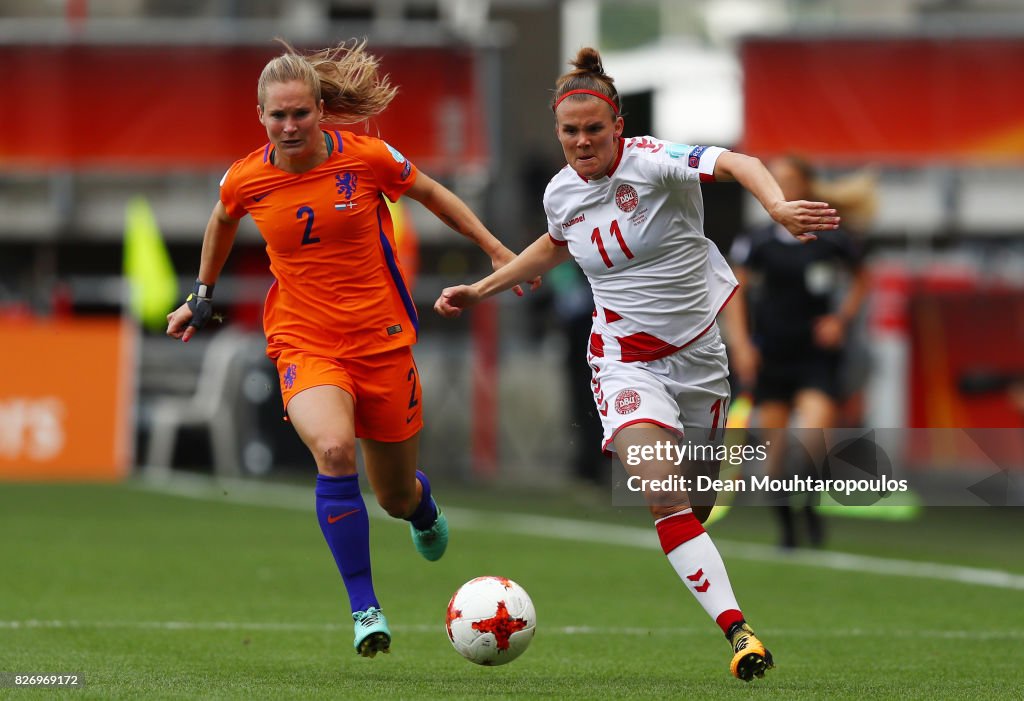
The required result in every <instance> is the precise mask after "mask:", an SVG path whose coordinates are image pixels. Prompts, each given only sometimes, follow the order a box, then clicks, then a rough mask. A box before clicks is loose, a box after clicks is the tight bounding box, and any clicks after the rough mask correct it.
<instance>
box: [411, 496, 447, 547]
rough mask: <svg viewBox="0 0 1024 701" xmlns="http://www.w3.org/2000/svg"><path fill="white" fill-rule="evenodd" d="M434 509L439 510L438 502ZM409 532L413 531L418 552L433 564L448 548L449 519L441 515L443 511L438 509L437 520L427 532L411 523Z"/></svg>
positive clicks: (413, 540) (414, 543)
mask: <svg viewBox="0 0 1024 701" xmlns="http://www.w3.org/2000/svg"><path fill="white" fill-rule="evenodd" d="M431 501H433V498H431ZM434 508H437V502H434ZM409 530H410V531H412V543H413V545H415V546H416V552H418V553H419V554H420V555H422V556H423V557H425V558H426V559H428V560H430V561H431V562H433V561H434V560H440V559H441V556H442V555H444V551H445V550H446V549H447V548H448V518H447V517H446V516H445V515H444V514H443V513H441V509H437V520H436V521H434V525H433V526H431V527H430V528H428V529H427V530H425V531H421V530H419V529H417V528H416V526H414V525H412V524H411V523H410V524H409Z"/></svg>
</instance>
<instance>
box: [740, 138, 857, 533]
mask: <svg viewBox="0 0 1024 701" xmlns="http://www.w3.org/2000/svg"><path fill="white" fill-rule="evenodd" d="M768 167H769V170H770V171H771V173H772V175H773V176H774V177H775V179H776V180H777V181H778V183H779V185H780V186H781V188H782V192H783V194H784V195H785V197H786V199H788V200H798V199H813V198H817V197H821V196H822V194H823V193H822V190H821V189H820V188H819V186H818V185H817V182H818V181H817V178H816V177H815V174H814V171H813V170H812V168H811V166H810V164H809V163H808V162H807V161H805V160H803V159H802V158H798V157H796V156H792V155H790V156H785V157H780V158H776V159H773V160H772V161H770V162H769V164H768ZM851 182H852V181H851ZM828 194H829V196H830V199H829V201H830V202H831V203H832V205H833V206H835V207H836V208H837V210H838V211H839V212H840V213H841V214H842V215H843V218H844V220H853V221H861V222H863V221H864V217H865V210H866V205H867V204H868V202H867V200H868V197H869V195H870V190H869V189H867V188H866V187H864V186H861V187H860V188H859V189H858V188H856V187H850V186H848V187H845V188H838V187H833V188H832V190H831V191H830V192H829V193H828ZM797 243H798V242H797V241H795V240H794V239H793V237H792V236H790V235H789V232H788V231H787V230H786V229H785V228H784V227H782V226H780V225H779V224H778V223H777V222H771V223H769V224H765V225H764V226H761V227H758V228H756V229H753V230H751V231H749V232H746V233H744V234H741V235H740V236H738V237H737V238H736V240H735V241H734V242H733V246H732V250H731V252H730V257H731V259H732V263H733V271H734V272H735V274H736V277H737V279H738V280H739V283H740V284H739V288H738V289H737V292H736V296H735V298H734V299H733V301H732V304H730V305H729V309H728V310H727V311H726V313H725V330H726V338H727V341H728V345H729V356H730V361H731V365H732V369H733V371H734V372H735V374H736V378H737V380H738V383H739V385H740V387H741V388H742V391H743V392H745V393H751V394H752V401H753V407H754V413H753V415H752V422H751V424H752V427H754V426H756V427H757V428H759V429H762V430H763V432H764V433H763V435H762V436H761V441H762V442H765V443H768V442H769V441H770V443H769V450H768V453H767V460H766V466H767V468H766V469H767V472H768V475H769V476H770V477H772V478H777V479H781V478H784V477H786V476H787V471H788V470H787V467H789V466H788V464H787V463H788V462H789V461H788V460H787V457H788V456H790V455H791V454H792V451H791V450H790V445H789V442H788V441H787V440H786V438H787V435H786V431H787V429H789V428H790V427H792V428H794V429H798V433H796V434H794V435H795V436H797V437H800V438H802V439H803V440H802V441H801V442H802V443H805V445H804V446H803V447H804V448H806V449H807V455H808V456H809V458H810V460H811V461H812V463H813V464H812V465H811V466H809V467H810V468H811V469H812V470H814V471H815V474H816V470H815V468H816V467H817V466H819V465H821V461H822V460H823V458H824V455H825V451H826V446H825V436H824V432H823V431H808V430H805V429H828V428H832V427H834V426H836V425H837V422H838V415H839V406H840V404H841V402H842V400H843V399H844V396H843V395H844V391H845V389H846V388H845V387H844V382H843V361H844V349H845V348H846V346H847V341H848V340H849V338H850V335H851V329H852V327H853V325H854V324H855V322H856V320H857V318H858V315H859V314H860V311H861V307H862V306H863V302H864V298H865V296H866V293H867V286H868V278H867V272H866V270H865V268H864V266H863V265H862V260H863V255H862V246H861V244H860V241H859V238H857V237H855V236H853V235H851V234H850V233H849V232H848V231H846V230H843V229H836V230H833V231H825V232H822V233H821V234H820V235H819V236H818V238H817V240H815V241H810V242H807V243H806V244H805V245H794V244H797ZM807 467H808V466H804V465H801V466H797V467H796V468H795V469H796V470H797V471H802V470H803V469H806V468H807ZM812 502H813V499H812V495H807V497H806V503H805V504H804V505H803V509H802V510H803V514H804V519H803V522H804V524H805V526H806V529H807V538H808V541H809V542H810V544H811V545H812V546H815V547H818V546H821V545H822V543H823V542H824V537H825V534H824V524H823V523H822V520H821V517H820V515H819V514H818V513H817V511H816V510H815V508H814V504H813V503H812ZM772 507H773V509H774V511H775V513H776V516H777V518H778V522H779V527H780V532H781V539H780V545H781V547H783V548H785V549H791V548H794V547H796V546H797V544H798V542H799V538H798V535H797V524H796V518H795V514H794V509H793V505H792V504H791V495H790V494H788V493H782V494H777V495H773V498H772Z"/></svg>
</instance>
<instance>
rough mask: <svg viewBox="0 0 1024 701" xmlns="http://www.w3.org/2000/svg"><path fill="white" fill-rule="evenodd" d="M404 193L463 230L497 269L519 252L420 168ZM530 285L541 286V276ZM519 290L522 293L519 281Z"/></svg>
mask: <svg viewBox="0 0 1024 701" xmlns="http://www.w3.org/2000/svg"><path fill="white" fill-rule="evenodd" d="M405 194H407V195H408V196H409V197H411V198H413V199H414V200H416V201H417V202H419V203H420V204H422V205H423V206H424V207H426V208H427V209H429V210H430V211H431V212H432V213H433V214H434V216H435V217H437V218H438V219H440V220H441V221H443V222H444V223H445V224H447V225H448V227H449V228H451V229H453V230H454V231H456V232H457V233H459V234H462V235H463V236H465V237H466V238H468V239H469V240H470V241H472V242H473V243H475V244H476V245H477V246H479V247H480V249H481V250H482V251H483V252H484V253H486V254H487V255H488V256H489V257H490V259H491V265H492V267H493V268H494V269H495V270H497V269H499V268H501V267H502V266H504V265H507V264H508V263H509V262H510V261H512V260H514V259H515V257H516V254H515V253H513V252H512V251H511V250H509V248H508V247H507V246H505V245H504V244H503V243H502V242H501V241H499V240H498V239H497V237H495V236H494V234H492V233H491V232H490V231H489V230H488V229H487V227H486V226H484V224H483V222H481V221H480V219H479V218H478V217H477V216H476V215H475V214H474V213H473V210H471V209H470V208H469V205H467V204H466V203H465V202H463V201H462V200H461V199H459V197H458V196H457V195H456V194H455V193H454V192H452V191H451V190H449V189H448V188H446V187H445V186H444V185H442V184H441V183H439V182H437V181H436V180H434V179H433V178H431V177H429V176H428V175H427V174H426V173H424V172H423V171H420V172H419V174H418V175H417V176H416V182H414V183H413V184H412V185H411V186H410V187H409V189H408V190H406V192H405ZM529 282H530V288H531V289H537V287H539V286H540V278H539V277H538V278H534V279H530V281H529ZM514 287H515V288H516V294H518V295H522V293H523V292H522V290H521V289H519V286H518V285H515V286H514Z"/></svg>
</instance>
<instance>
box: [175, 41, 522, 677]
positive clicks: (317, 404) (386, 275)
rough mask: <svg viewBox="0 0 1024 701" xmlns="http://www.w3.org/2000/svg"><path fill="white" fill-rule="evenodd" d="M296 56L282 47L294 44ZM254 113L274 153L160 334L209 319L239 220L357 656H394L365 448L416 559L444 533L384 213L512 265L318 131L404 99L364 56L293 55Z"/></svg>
mask: <svg viewBox="0 0 1024 701" xmlns="http://www.w3.org/2000/svg"><path fill="white" fill-rule="evenodd" d="M286 46H287V45H286ZM257 91H258V105H257V113H258V115H259V119H260V122H261V123H262V124H263V126H264V127H266V130H267V137H268V139H269V143H267V144H266V145H265V146H262V147H260V148H259V149H257V150H256V151H253V152H252V153H250V154H249V155H248V156H246V157H245V158H243V159H241V160H239V161H236V162H235V163H234V164H233V165H232V166H231V167H230V168H229V169H228V171H227V173H226V174H225V175H224V178H223V180H221V184H220V199H219V200H218V202H217V203H216V205H215V206H214V209H213V214H212V216H211V217H210V221H209V223H208V224H207V227H206V233H205V236H204V238H203V249H202V258H201V261H200V266H199V278H198V280H196V283H195V289H194V290H193V292H192V294H191V295H189V297H188V300H187V301H186V303H185V304H183V305H182V306H181V307H179V308H178V309H176V310H175V311H174V312H172V313H171V314H169V315H168V317H167V322H168V327H167V333H168V335H170V336H173V337H174V338H180V339H181V340H183V341H188V340H189V338H191V337H192V336H193V335H194V334H195V332H196V331H197V330H198V329H200V328H202V326H203V325H204V324H205V323H206V322H207V321H208V320H209V319H210V316H211V310H212V302H211V297H212V294H213V288H214V284H215V283H216V282H217V278H218V277H219V275H220V273H221V270H222V269H223V266H224V263H225V261H226V259H227V257H228V253H229V252H230V250H231V246H232V243H233V242H234V238H235V234H236V232H237V230H238V225H239V220H240V219H241V218H242V217H243V216H245V215H246V214H248V215H250V216H251V217H252V218H253V221H254V222H255V223H256V226H257V227H258V228H259V230H260V233H261V234H262V236H263V238H264V239H265V240H266V242H267V253H268V255H269V257H270V270H271V272H272V273H273V275H274V278H275V282H274V284H273V285H272V286H271V288H270V291H269V293H268V295H267V300H266V306H265V309H264V315H263V326H264V332H265V333H266V337H267V355H268V356H269V357H270V358H272V359H274V360H275V361H276V363H277V368H278V373H279V376H280V382H281V393H282V397H283V400H284V406H285V409H286V411H287V413H288V418H289V419H290V421H291V423H292V425H293V426H295V430H296V431H297V432H298V434H299V436H300V437H301V438H302V440H303V442H304V443H305V444H306V446H307V447H308V448H309V450H310V451H311V452H312V454H313V458H314V460H315V461H316V466H317V471H318V473H319V474H318V475H317V486H316V511H317V517H318V519H319V521H320V527H321V529H322V531H323V534H324V537H325V538H326V540H327V544H328V546H329V547H330V550H331V552H332V554H333V555H334V559H335V561H336V563H337V565H338V569H339V571H340V572H341V576H342V579H343V580H344V582H345V588H346V590H347V592H348V596H349V601H350V604H351V607H352V617H353V619H354V620H355V643H354V645H355V649H356V652H357V653H358V654H360V655H363V656H365V657H373V656H374V655H375V654H376V653H378V652H388V650H389V648H390V645H391V632H390V630H389V629H388V624H387V621H386V620H385V618H384V615H383V614H382V613H381V610H380V608H381V607H380V603H379V602H378V600H377V597H376V595H375V594H374V589H373V581H372V577H371V571H370V548H369V522H368V519H367V514H366V508H365V505H364V503H363V498H362V495H361V494H360V491H359V484H358V481H357V474H356V439H357V438H358V439H359V440H360V444H361V447H362V451H363V457H364V462H365V465H366V474H367V478H368V479H369V482H370V486H371V487H372V488H373V491H374V494H375V495H376V497H377V501H378V502H379V503H380V505H381V506H382V507H383V508H384V510H385V511H387V512H388V514H390V515H391V516H393V517H395V518H401V519H405V520H407V521H409V523H410V529H411V531H412V539H413V542H414V544H415V546H416V549H417V550H418V551H419V552H420V554H421V555H423V557H425V558H426V559H428V560H437V559H438V558H440V557H441V556H442V555H443V554H444V551H445V548H446V546H447V544H448V524H447V520H446V519H445V517H444V514H443V513H441V512H440V511H439V510H438V508H437V504H436V503H435V502H434V500H433V498H432V497H431V494H430V482H429V481H428V480H427V476H426V475H425V474H424V473H423V472H421V471H419V470H417V469H416V467H417V455H418V445H419V432H420V428H421V427H422V425H423V418H422V415H421V408H422V403H421V396H420V378H419V372H418V370H417V368H416V363H415V362H414V360H413V355H412V350H411V346H412V344H413V343H415V342H416V337H417V331H418V320H417V316H416V308H415V306H414V305H413V301H412V298H411V296H410V294H409V290H408V288H407V285H406V282H405V279H404V277H403V272H402V267H401V264H400V262H399V260H398V258H397V256H396V255H395V249H396V246H395V237H394V232H393V227H392V222H391V217H390V215H389V213H388V207H387V204H386V203H385V201H384V198H385V197H387V198H388V199H389V200H391V201H395V200H397V199H398V198H399V197H400V196H402V195H408V196H409V197H411V198H413V199H414V200H417V201H418V202H420V203H421V204H423V205H424V206H425V207H427V209H429V210H430V211H431V212H433V213H434V215H435V216H437V217H438V218H439V219H441V221H443V222H444V223H445V224H447V225H448V226H449V227H451V228H452V229H454V230H455V231H457V232H458V233H460V234H462V235H463V236H466V237H467V238H469V239H470V240H472V241H473V242H474V243H476V244H477V245H478V246H480V248H482V249H483V250H484V252H486V253H487V254H488V255H489V256H490V258H491V261H492V263H493V265H494V267H495V268H498V267H500V266H501V265H502V264H504V263H506V262H508V261H509V260H512V259H513V258H514V254H513V253H512V252H511V251H509V250H508V249H507V248H505V246H503V245H502V244H501V243H500V242H499V241H498V240H497V239H496V238H495V237H494V236H493V235H491V233H490V232H489V231H488V230H487V229H486V228H485V227H484V225H483V224H482V223H481V222H480V221H479V219H477V217H476V216H475V215H474V214H473V213H472V212H471V211H470V209H469V207H467V206H466V204H465V203H463V202H462V201H461V200H460V199H459V198H458V197H456V196H455V195H454V194H452V193H451V192H450V191H449V190H447V189H446V188H444V187H443V186H441V185H440V184H438V183H437V182H435V181H434V180H432V179H431V178H429V177H427V175H426V174H424V173H422V172H420V171H419V170H418V169H417V168H416V167H415V166H414V165H413V164H412V163H411V162H409V161H408V160H407V159H406V158H405V157H404V156H403V155H402V154H401V153H400V152H399V151H398V150H396V149H395V148H394V147H392V146H390V145H389V144H387V143H386V142H384V141H382V140H380V139H377V138H374V137H370V136H358V135H355V134H352V133H349V132H343V131H337V130H323V129H322V128H321V122H325V121H326V122H329V123H353V122H359V121H362V120H364V119H367V118H369V117H372V116H374V115H376V114H379V113H380V112H382V111H383V110H384V109H385V108H386V107H387V106H388V104H389V103H390V102H391V100H392V98H393V97H394V96H395V93H396V91H397V89H396V88H394V87H392V86H391V85H390V84H389V82H388V80H387V77H386V76H384V77H381V76H380V75H379V74H378V60H377V58H375V57H374V56H372V55H370V54H368V53H367V52H366V51H365V42H362V43H355V42H354V43H348V42H346V43H343V44H341V45H339V46H337V47H335V48H332V49H325V50H323V51H319V52H317V53H315V54H311V55H302V54H299V53H298V52H296V51H295V50H294V49H292V48H291V47H290V46H288V47H287V51H286V52H285V53H284V54H283V55H281V56H277V57H276V58H274V59H272V60H271V61H270V62H268V63H267V65H266V66H265V67H264V69H263V72H262V74H261V75H260V78H259V83H258V86H257Z"/></svg>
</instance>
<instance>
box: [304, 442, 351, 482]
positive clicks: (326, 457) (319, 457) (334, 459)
mask: <svg viewBox="0 0 1024 701" xmlns="http://www.w3.org/2000/svg"><path fill="white" fill-rule="evenodd" d="M313 454H314V456H315V457H316V462H317V467H319V468H320V472H322V473H324V474H327V475H331V476H334V477H341V476H344V475H352V474H355V472H356V445H355V443H354V442H352V441H346V440H343V439H338V438H333V437H328V438H324V439H321V440H318V441H317V442H316V445H315V446H314V448H313Z"/></svg>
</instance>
